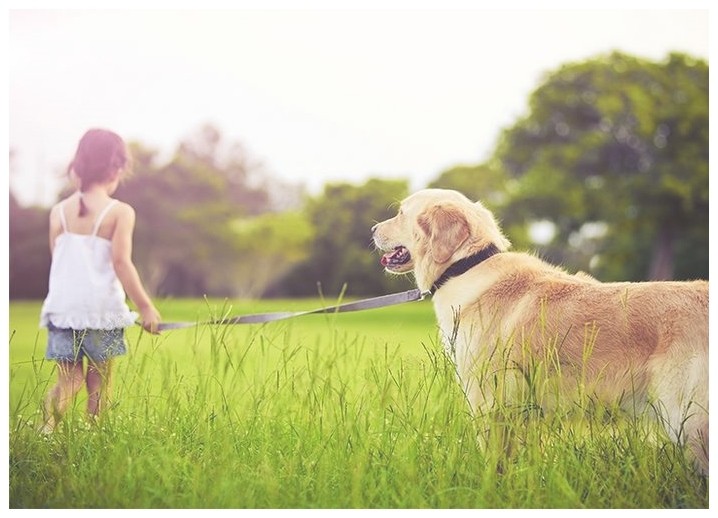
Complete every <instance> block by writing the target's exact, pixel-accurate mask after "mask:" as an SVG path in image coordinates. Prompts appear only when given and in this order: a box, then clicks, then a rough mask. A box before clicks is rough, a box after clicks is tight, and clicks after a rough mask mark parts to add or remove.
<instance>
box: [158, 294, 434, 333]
mask: <svg viewBox="0 0 718 518" xmlns="http://www.w3.org/2000/svg"><path fill="white" fill-rule="evenodd" d="M427 295H429V292H428V291H426V292H422V291H421V290H419V289H416V288H415V289H413V290H408V291H402V292H401V293H392V294H390V295H382V296H380V297H373V298H370V299H363V300H357V301H355V302H348V303H346V304H339V305H336V306H329V307H326V308H318V309H313V310H310V311H296V312H291V311H281V312H276V313H258V314H254V315H240V316H235V317H228V318H221V319H218V320H207V321H204V322H161V323H160V324H159V326H158V327H157V330H158V331H167V330H170V329H185V328H187V327H194V326H198V325H232V326H234V325H240V324H263V323H265V322H275V321H277V320H286V319H288V318H295V317H302V316H305V315H317V314H321V313H349V312H351V311H364V310H367V309H378V308H385V307H388V306H395V305H397V304H405V303H407V302H415V301H418V300H424V297H426V296H427Z"/></svg>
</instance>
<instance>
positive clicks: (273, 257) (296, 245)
mask: <svg viewBox="0 0 718 518" xmlns="http://www.w3.org/2000/svg"><path fill="white" fill-rule="evenodd" d="M234 230H235V233H236V235H237V237H238V239H239V243H240V244H239V250H240V254H239V255H240V260H239V261H237V262H236V263H235V264H233V265H232V266H230V267H229V269H228V271H226V272H225V281H226V282H228V283H232V285H233V287H234V289H233V290H232V291H233V293H234V294H235V295H236V296H240V297H247V298H257V297H260V296H262V295H264V294H265V293H266V291H267V290H268V289H270V288H271V286H272V285H274V284H276V282H277V281H276V280H277V279H282V278H283V277H284V275H285V274H286V273H287V272H288V271H290V270H291V268H292V267H294V266H295V265H297V264H299V263H301V262H302V261H303V260H305V259H306V258H307V256H308V255H309V249H310V244H311V243H312V242H313V239H314V232H315V229H314V227H313V225H312V224H311V223H310V222H309V221H308V220H307V217H306V215H305V213H304V212H289V211H287V212H276V213H274V212H272V213H267V214H263V215H261V216H256V217H254V218H245V219H241V220H238V221H235V222H234Z"/></svg>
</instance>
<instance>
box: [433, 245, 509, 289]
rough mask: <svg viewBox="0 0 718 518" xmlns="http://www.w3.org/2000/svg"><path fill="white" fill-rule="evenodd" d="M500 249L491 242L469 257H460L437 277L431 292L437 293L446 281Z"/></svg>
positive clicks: (466, 270)
mask: <svg viewBox="0 0 718 518" xmlns="http://www.w3.org/2000/svg"><path fill="white" fill-rule="evenodd" d="M500 251H501V250H499V249H498V248H497V246H496V245H495V244H493V243H491V244H490V245H489V246H487V247H486V248H484V249H482V250H479V251H478V252H476V253H475V254H473V255H470V256H468V257H464V258H463V259H459V260H458V261H456V262H455V263H454V264H452V265H451V266H449V267H448V268H447V269H446V270H445V271H444V273H442V274H441V276H440V277H439V278H438V279H436V282H434V284H432V286H431V289H430V290H429V293H431V294H432V295H433V294H434V293H436V290H438V289H439V288H441V287H442V286H443V285H444V283H446V281H448V280H449V279H451V278H452V277H458V276H459V275H461V274H463V273H466V272H468V271H469V270H471V269H472V268H473V267H474V266H476V265H478V264H480V263H483V262H484V261H486V259H488V258H489V257H491V256H492V255H495V254H498V253H499V252H500Z"/></svg>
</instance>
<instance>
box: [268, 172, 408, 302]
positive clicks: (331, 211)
mask: <svg viewBox="0 0 718 518" xmlns="http://www.w3.org/2000/svg"><path fill="white" fill-rule="evenodd" d="M407 194H408V182H407V181H405V180H378V179H371V180H369V181H367V182H366V183H365V184H364V185H360V186H357V185H352V184H348V183H338V184H329V185H326V186H325V188H324V192H323V194H322V195H320V196H318V197H316V198H313V199H311V200H309V202H308V203H307V207H306V211H307V215H308V217H309V220H310V221H311V223H312V225H313V227H314V232H315V234H314V235H315V237H314V241H313V242H312V245H311V251H310V254H309V257H308V258H307V259H306V260H305V261H304V262H302V263H301V264H300V265H299V266H297V268H295V269H294V270H293V271H292V272H291V273H290V274H289V275H288V276H287V277H286V278H285V279H283V281H282V283H281V284H282V285H281V287H279V286H278V287H276V290H277V294H281V295H288V296H314V295H317V290H318V289H321V290H322V292H323V293H324V294H325V295H327V296H328V297H335V296H337V295H338V294H340V293H341V292H342V290H343V289H344V287H345V285H346V290H347V291H346V292H347V294H348V295H350V296H368V295H379V294H383V293H386V292H387V291H391V290H395V289H396V288H397V286H401V285H403V283H402V281H401V280H397V279H396V278H392V277H390V276H388V275H387V274H385V273H384V272H383V271H382V268H381V266H380V265H379V255H378V254H377V253H376V252H375V251H374V248H373V246H372V241H371V227H372V226H373V225H374V224H376V223H377V222H378V221H381V220H383V219H386V218H389V217H392V216H394V215H395V213H396V208H397V205H398V202H399V201H401V200H402V199H403V198H405V197H406V196H407ZM318 287H319V288H318Z"/></svg>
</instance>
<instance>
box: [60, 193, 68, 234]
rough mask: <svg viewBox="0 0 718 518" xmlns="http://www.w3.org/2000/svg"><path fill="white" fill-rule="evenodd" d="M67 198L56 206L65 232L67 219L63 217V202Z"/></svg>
mask: <svg viewBox="0 0 718 518" xmlns="http://www.w3.org/2000/svg"><path fill="white" fill-rule="evenodd" d="M66 201H67V200H62V203H60V206H59V207H58V209H59V212H60V224H61V225H62V231H63V232H67V220H66V219H65V202H66Z"/></svg>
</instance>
